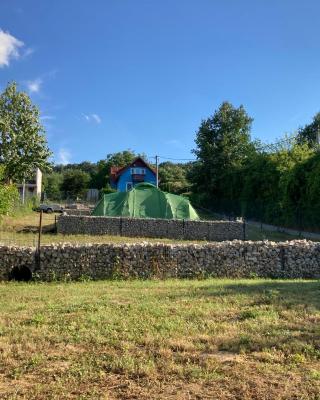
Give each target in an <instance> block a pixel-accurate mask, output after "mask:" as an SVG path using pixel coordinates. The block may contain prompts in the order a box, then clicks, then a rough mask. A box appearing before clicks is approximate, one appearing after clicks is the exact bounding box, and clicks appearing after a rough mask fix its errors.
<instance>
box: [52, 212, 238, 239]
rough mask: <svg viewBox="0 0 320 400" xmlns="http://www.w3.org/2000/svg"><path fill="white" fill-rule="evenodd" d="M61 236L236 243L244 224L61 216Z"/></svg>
mask: <svg viewBox="0 0 320 400" xmlns="http://www.w3.org/2000/svg"><path fill="white" fill-rule="evenodd" d="M57 229H58V233H62V234H86V235H115V236H118V235H120V236H127V237H149V238H170V239H189V240H207V241H220V240H234V239H243V238H244V227H243V223H242V222H241V221H188V220H168V219H153V218H112V217H93V216H74V215H61V216H60V217H59V219H58V225H57Z"/></svg>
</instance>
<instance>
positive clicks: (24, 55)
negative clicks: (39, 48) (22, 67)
mask: <svg viewBox="0 0 320 400" xmlns="http://www.w3.org/2000/svg"><path fill="white" fill-rule="evenodd" d="M34 52H35V49H33V48H32V47H27V48H26V49H25V51H24V52H23V54H22V57H23V58H26V57H29V56H31V54H33V53H34Z"/></svg>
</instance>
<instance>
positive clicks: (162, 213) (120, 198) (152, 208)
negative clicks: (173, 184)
mask: <svg viewBox="0 0 320 400" xmlns="http://www.w3.org/2000/svg"><path fill="white" fill-rule="evenodd" d="M92 215H96V216H108V217H136V218H164V219H190V220H198V219H200V218H199V216H198V214H197V212H196V211H195V209H194V208H193V207H192V205H191V204H190V202H189V200H188V199H187V198H185V197H183V196H177V195H175V194H171V193H165V192H162V191H161V190H160V189H158V188H157V187H156V186H154V185H151V183H139V184H138V185H136V186H135V187H134V188H133V189H132V190H130V191H129V192H117V193H111V194H105V195H104V196H103V197H102V199H101V200H100V201H99V202H98V204H97V205H96V207H95V209H94V210H93V212H92Z"/></svg>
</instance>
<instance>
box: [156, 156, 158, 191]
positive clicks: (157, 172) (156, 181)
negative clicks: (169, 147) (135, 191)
mask: <svg viewBox="0 0 320 400" xmlns="http://www.w3.org/2000/svg"><path fill="white" fill-rule="evenodd" d="M156 186H157V188H158V187H159V156H156Z"/></svg>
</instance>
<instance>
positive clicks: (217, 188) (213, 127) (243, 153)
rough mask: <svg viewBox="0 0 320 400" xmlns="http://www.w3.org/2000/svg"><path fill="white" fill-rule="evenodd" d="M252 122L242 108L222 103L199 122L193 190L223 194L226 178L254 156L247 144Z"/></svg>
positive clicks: (252, 145) (248, 143) (252, 148)
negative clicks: (212, 113)
mask: <svg viewBox="0 0 320 400" xmlns="http://www.w3.org/2000/svg"><path fill="white" fill-rule="evenodd" d="M251 123H252V118H250V117H249V116H248V114H247V113H246V111H245V109H244V108H243V106H240V107H239V108H235V107H234V106H233V105H232V104H230V103H228V102H224V103H222V104H221V106H220V107H219V109H218V110H216V111H215V113H214V115H213V116H211V117H209V118H208V119H206V120H204V121H202V123H201V125H200V128H199V130H198V132H197V136H196V139H195V142H196V145H197V148H196V149H195V150H193V152H194V154H195V155H196V156H197V158H198V162H197V163H195V165H194V167H195V170H194V172H193V173H192V174H191V176H192V177H193V183H194V190H195V191H199V192H203V193H207V194H208V195H209V196H216V197H217V196H219V195H221V191H223V188H224V186H225V185H226V184H227V182H225V176H226V175H228V174H230V172H232V171H234V170H236V169H238V168H240V167H241V166H243V165H244V163H245V162H246V160H247V159H248V157H249V156H250V154H252V153H254V152H255V147H254V144H253V143H252V142H251V141H250V129H251Z"/></svg>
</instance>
